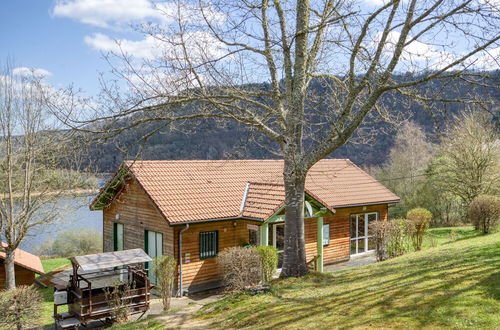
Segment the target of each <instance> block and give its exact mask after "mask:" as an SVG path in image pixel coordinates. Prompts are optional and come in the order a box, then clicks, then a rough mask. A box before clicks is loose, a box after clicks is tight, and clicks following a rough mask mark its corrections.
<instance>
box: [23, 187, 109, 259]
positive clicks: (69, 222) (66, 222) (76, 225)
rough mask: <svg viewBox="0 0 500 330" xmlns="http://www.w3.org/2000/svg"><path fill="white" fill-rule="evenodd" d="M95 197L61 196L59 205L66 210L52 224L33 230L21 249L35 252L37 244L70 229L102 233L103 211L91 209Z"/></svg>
mask: <svg viewBox="0 0 500 330" xmlns="http://www.w3.org/2000/svg"><path fill="white" fill-rule="evenodd" d="M93 198H94V196H78V197H61V198H60V199H59V201H58V202H57V203H58V205H57V207H58V209H59V208H61V209H64V211H63V212H62V213H61V214H60V215H59V216H58V218H56V219H54V221H53V222H52V223H51V224H49V225H47V226H43V228H40V229H38V230H33V231H32V232H31V233H30V235H29V237H27V238H26V239H25V240H24V241H23V243H22V244H21V249H23V250H26V251H28V252H33V251H34V249H35V248H36V247H37V246H39V245H41V244H42V243H44V242H46V241H47V240H51V239H55V238H56V237H57V235H59V234H60V233H62V232H64V231H68V230H74V229H81V228H87V229H93V230H97V231H99V232H100V233H102V211H90V209H89V204H90V201H91V200H92V199H93Z"/></svg>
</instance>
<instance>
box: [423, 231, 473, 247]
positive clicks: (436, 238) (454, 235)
mask: <svg viewBox="0 0 500 330" xmlns="http://www.w3.org/2000/svg"><path fill="white" fill-rule="evenodd" d="M480 235H481V233H480V232H479V231H478V230H474V227H472V226H465V227H440V228H430V229H429V230H427V232H426V233H425V237H424V243H423V247H424V248H430V247H435V246H439V245H443V244H448V243H452V242H455V241H460V240H463V239H468V238H473V237H476V236H480Z"/></svg>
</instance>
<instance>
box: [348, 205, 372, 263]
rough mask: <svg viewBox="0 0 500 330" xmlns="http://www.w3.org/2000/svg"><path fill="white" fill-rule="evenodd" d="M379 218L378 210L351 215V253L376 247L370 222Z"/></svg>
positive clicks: (358, 252)
mask: <svg viewBox="0 0 500 330" xmlns="http://www.w3.org/2000/svg"><path fill="white" fill-rule="evenodd" d="M377 220H378V213H377V212H372V213H361V214H352V215H351V218H350V227H351V228H350V231H351V254H360V253H364V252H368V251H372V250H374V249H375V244H374V242H373V235H372V233H371V230H370V223H371V222H372V221H377Z"/></svg>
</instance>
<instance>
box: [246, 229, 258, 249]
mask: <svg viewBox="0 0 500 330" xmlns="http://www.w3.org/2000/svg"><path fill="white" fill-rule="evenodd" d="M248 244H250V245H253V246H257V245H259V232H258V231H257V230H255V229H248Z"/></svg>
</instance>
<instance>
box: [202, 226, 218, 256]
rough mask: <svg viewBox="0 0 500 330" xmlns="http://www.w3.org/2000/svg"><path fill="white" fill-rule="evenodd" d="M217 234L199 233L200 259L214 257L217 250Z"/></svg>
mask: <svg viewBox="0 0 500 330" xmlns="http://www.w3.org/2000/svg"><path fill="white" fill-rule="evenodd" d="M218 236H219V232H218V231H204V232H201V233H200V259H206V258H211V257H215V256H216V255H217V251H218V248H219V240H218V239H219V237H218Z"/></svg>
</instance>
